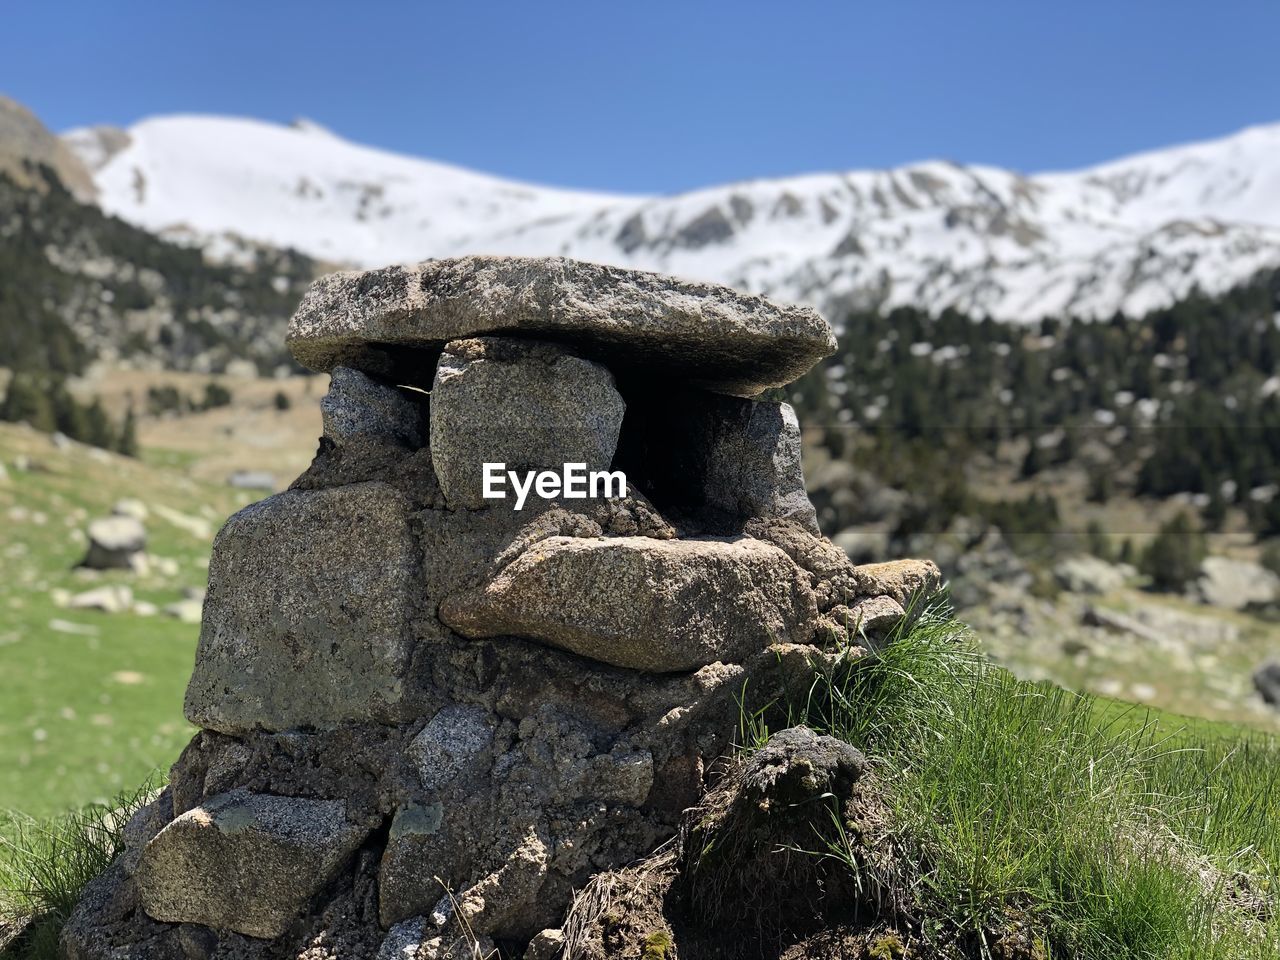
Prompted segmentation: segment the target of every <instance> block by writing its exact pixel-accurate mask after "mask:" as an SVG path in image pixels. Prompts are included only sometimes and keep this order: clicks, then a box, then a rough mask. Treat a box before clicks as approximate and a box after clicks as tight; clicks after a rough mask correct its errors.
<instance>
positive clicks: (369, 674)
mask: <svg viewBox="0 0 1280 960" xmlns="http://www.w3.org/2000/svg"><path fill="white" fill-rule="evenodd" d="M289 345H290V348H291V349H292V351H293V353H294V356H295V357H297V359H298V360H299V361H300V362H302V363H304V364H306V365H307V366H309V367H311V368H312V369H315V370H319V371H328V372H330V373H331V376H332V380H331V386H330V390H329V393H328V395H327V396H326V397H325V398H324V399H323V400H322V401H321V409H322V413H323V418H324V436H323V438H322V439H321V441H320V448H319V451H318V453H317V455H316V457H315V460H314V462H313V463H312V465H311V466H310V467H309V468H308V470H307V471H306V472H305V473H304V474H303V475H302V476H301V477H299V478H298V479H297V480H296V481H295V482H294V483H293V484H292V486H291V487H290V489H289V490H288V491H286V492H284V493H281V494H278V495H276V496H273V497H269V498H267V499H266V500H263V501H261V502H260V503H257V504H254V505H253V506H250V507H247V508H246V509H244V510H242V511H241V512H239V513H238V514H236V515H235V516H234V517H232V518H231V519H230V520H229V521H228V522H227V524H226V526H225V527H224V528H223V530H222V531H221V533H220V534H219V535H218V538H217V540H216V542H215V544H214V549H213V557H212V561H211V564H210V572H209V591H208V595H207V599H206V602H205V608H204V620H203V627H202V632H201V638H200V644H199V649H198V652H197V656H196V664H195V671H194V675H193V676H192V679H191V683H190V686H189V688H188V691H187V697H186V714H187V717H188V719H189V720H191V722H192V723H194V724H196V725H197V726H198V727H200V728H201V730H200V732H199V733H197V735H196V736H195V738H194V739H193V740H192V742H191V744H190V746H189V747H188V748H187V750H186V751H185V752H184V753H183V755H182V757H181V758H180V760H179V761H178V762H177V764H175V766H174V768H173V771H172V776H171V782H170V785H169V787H168V788H167V789H166V790H165V791H164V793H163V794H161V795H160V797H159V798H158V799H157V800H156V801H155V802H154V803H152V804H150V805H149V806H148V807H146V808H145V809H144V810H143V811H141V812H140V813H139V814H138V815H137V816H136V817H135V818H134V819H133V820H132V821H131V822H130V824H129V828H128V830H127V832H126V845H127V850H126V853H125V854H124V855H123V856H122V857H121V858H120V859H119V860H118V861H117V863H115V864H114V865H113V866H112V867H111V869H110V870H109V871H108V872H107V873H106V874H104V875H103V876H102V877H101V878H99V879H98V880H97V881H95V883H94V884H92V885H91V887H90V888H89V891H88V893H87V895H86V897H85V899H84V901H83V902H82V903H81V905H80V907H79V909H78V910H77V912H76V914H75V916H74V917H73V918H72V921H71V923H70V924H69V925H68V926H67V929H66V932H65V934H64V940H63V944H64V948H65V950H66V952H67V954H68V955H69V956H71V957H73V958H105V957H108V956H111V957H123V956H128V957H156V958H160V957H166V958H167V957H175V958H176V957H183V958H192V960H205V958H210V957H246V958H247V957H254V958H257V957H263V958H265V957H283V956H289V957H293V956H297V957H307V958H319V957H330V956H332V957H363V956H370V957H373V956H385V957H391V956H397V957H410V956H416V957H419V958H432V957H444V956H451V955H463V954H464V953H465V955H468V956H470V955H472V950H473V949H474V948H475V947H476V945H477V944H478V945H479V946H480V947H481V948H488V947H490V946H491V945H492V944H494V943H497V944H500V945H502V946H503V947H504V949H505V950H506V951H507V952H508V954H509V955H516V956H518V955H520V953H521V951H522V950H524V949H525V948H526V945H527V944H528V943H529V942H530V940H531V938H534V937H535V935H537V934H539V932H540V931H545V930H547V929H554V928H556V927H557V926H559V923H560V921H561V918H562V916H563V914H564V911H565V909H566V907H567V906H568V904H569V902H570V899H571V896H572V893H573V891H574V890H575V889H581V887H582V886H583V885H584V884H585V883H586V881H587V880H588V879H589V878H590V877H591V876H592V875H593V874H595V873H598V872H600V871H603V870H608V869H613V868H616V867H619V866H621V865H623V864H626V863H628V862H631V861H633V860H635V859H636V858H638V857H641V856H644V855H646V854H648V853H649V852H650V851H652V850H653V849H654V848H655V847H656V846H657V845H659V844H660V843H662V842H663V841H664V840H666V839H667V838H669V837H670V836H671V835H672V832H673V830H674V829H675V826H676V824H677V821H678V818H679V815H680V812H681V811H682V810H684V809H685V808H686V807H688V806H690V805H692V804H693V803H695V802H696V801H697V799H698V798H699V797H700V795H701V794H702V792H703V790H704V787H705V781H706V779H707V778H708V777H709V776H710V775H711V774H712V773H713V770H714V765H715V762H716V760H717V759H718V758H720V757H723V756H725V755H726V754H727V753H728V752H730V751H731V749H732V741H733V738H734V736H735V734H736V732H737V725H738V710H739V705H738V700H739V698H740V697H741V695H742V693H743V690H744V687H745V688H747V689H748V690H751V691H755V692H756V693H757V694H758V695H759V696H760V697H761V698H762V702H763V701H764V700H767V699H768V698H769V697H771V696H776V695H777V694H778V693H779V692H780V691H781V690H783V689H784V688H785V687H786V685H787V684H788V683H799V684H802V685H805V686H807V685H808V684H809V683H810V682H811V681H812V676H813V673H812V671H813V669H814V668H815V667H816V668H818V669H826V670H830V669H835V668H836V667H837V666H838V665H840V664H845V663H848V662H849V661H850V660H851V658H853V657H855V656H857V655H858V654H860V653H861V652H863V647H864V646H866V645H867V643H868V641H872V642H873V641H875V640H876V639H877V638H878V637H881V636H883V635H884V634H885V633H886V632H887V631H888V630H889V629H891V628H892V627H893V626H894V625H895V624H896V623H897V622H898V621H899V620H900V619H901V618H902V617H903V615H904V605H907V604H909V603H910V601H911V598H912V596H913V595H914V594H917V593H920V592H922V591H926V590H928V589H930V588H931V587H932V586H933V585H934V584H935V583H936V580H937V568H936V567H934V566H933V565H932V564H929V563H925V562H918V561H903V562H900V563H897V564H887V565H878V566H874V567H855V566H853V565H852V564H850V562H849V561H848V559H847V558H846V557H845V556H844V554H843V553H842V552H841V551H839V550H838V549H837V548H835V547H834V546H833V545H832V544H831V543H830V542H829V541H828V540H826V539H825V538H824V537H822V536H821V534H820V533H819V532H818V529H817V526H816V522H815V516H814V511H813V507H812V506H811V505H810V503H809V500H808V497H807V496H806V494H805V489H804V478H803V474H802V471H801V466H800V430H799V425H798V424H797V422H796V417H795V414H794V412H793V411H792V410H791V408H790V407H789V406H787V405H786V404H782V403H776V402H773V401H768V400H761V399H752V398H753V397H755V396H756V395H758V394H759V393H761V392H762V391H764V390H766V389H768V388H770V387H776V386H781V385H784V384H786V383H788V382H790V381H791V380H793V379H795V378H796V377H798V376H799V375H800V374H802V373H804V372H805V371H806V370H808V369H809V368H810V367H811V366H812V365H813V364H814V363H816V362H817V361H818V360H820V359H821V358H822V357H824V356H827V355H828V354H829V353H831V351H832V350H833V349H834V347H835V339H834V337H833V335H832V332H831V330H830V328H829V327H828V325H827V324H826V322H825V321H823V320H822V318H821V317H819V316H818V314H816V313H815V312H813V311H812V310H809V309H805V308H800V307H783V306H777V305H775V304H772V303H770V302H768V301H766V300H763V299H761V298H758V297H750V296H746V295H743V294H740V293H737V292H735V291H732V290H729V289H726V288H723V287H718V286H712V285H700V284H692V283H687V282H683V281H679V280H675V279H672V278H668V277H661V276H656V275H653V274H647V273H640V272H635V271H629V270H619V269H613V268H608V267H603V266H596V265H592V264H586V263H579V262H574V261H569V260H563V259H523V258H488V257H470V258H464V259H460V260H445V261H430V262H427V263H423V264H420V265H418V266H414V267H391V268H387V269H382V270H375V271H370V272H365V273H350V274H337V275H334V276H331V277H326V278H324V279H321V280H319V281H317V282H316V283H315V284H314V285H313V286H312V288H311V290H310V291H309V292H308V293H307V295H306V297H305V298H304V300H303V302H302V304H301V306H300V307H299V309H298V312H297V314H296V315H295V316H294V318H293V320H292V323H291V325H290V330H289ZM493 462H502V463H505V464H506V466H507V468H508V469H510V470H517V471H529V470H552V471H556V472H560V471H561V470H562V469H563V467H564V465H565V464H566V463H580V464H585V465H586V468H587V469H588V470H614V471H622V472H624V473H625V474H626V476H627V479H628V481H629V483H628V487H627V489H626V490H625V492H624V495H622V496H620V497H613V498H606V497H602V496H597V497H594V498H586V499H569V498H565V497H559V498H551V499H544V498H542V497H539V496H536V495H531V496H530V497H529V499H528V501H527V502H526V503H525V504H524V507H523V509H521V510H516V509H515V504H514V500H513V498H512V497H511V496H508V497H507V498H506V499H501V500H495V499H486V498H485V497H484V496H483V493H484V488H483V473H484V470H483V465H484V464H485V463H493ZM538 942H540V943H543V944H545V943H548V942H553V937H551V935H550V934H544V935H543V936H542V939H541V940H540V941H538ZM531 955H532V954H531Z"/></svg>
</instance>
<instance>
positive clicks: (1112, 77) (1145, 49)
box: [0, 0, 1280, 192]
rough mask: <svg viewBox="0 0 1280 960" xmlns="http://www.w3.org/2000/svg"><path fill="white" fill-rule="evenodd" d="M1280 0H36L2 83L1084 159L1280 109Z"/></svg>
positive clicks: (1052, 164) (760, 145)
mask: <svg viewBox="0 0 1280 960" xmlns="http://www.w3.org/2000/svg"><path fill="white" fill-rule="evenodd" d="M1278 38H1280V0H1198V2H1189V0H1160V2H1157V0H1149V2H1148V0H1142V2H1138V0H1110V2H1094V0H1073V2H1062V0H1052V2H1051V0H1018V2H1005V0H984V2H974V0H970V2H964V0H933V2H923V0H879V2H876V3H861V2H852V0H846V2H839V3H837V2H831V3H806V2H801V0H785V2H774V3H758V2H752V0H736V2H704V0H684V2H675V3H669V2H665V0H662V2H659V0H646V2H635V3H622V2H618V0H592V2H584V3H577V2H573V3H569V2H554V0H525V2H520V3H516V2H490V3H484V2H474V0H473V2H462V3H448V4H445V3H426V2H419V3H392V2H379V0H367V2H362V3H354V2H350V3H337V2H330V0H313V2H307V3H301V2H292V0H257V2H253V3H249V2H243V0H219V2H204V0H169V2H152V3H139V2H132V0H93V2H78V3H65V2H58V0H29V2H21V0H18V2H14V3H10V4H6V5H5V10H4V13H3V21H2V23H0V92H3V93H7V94H9V95H10V96H13V97H15V98H17V99H18V100H20V101H22V102H24V103H26V104H27V105H28V106H30V107H31V108H32V109H33V110H35V111H36V112H37V113H38V114H39V115H40V116H41V117H42V118H43V119H44V120H45V122H46V123H47V124H49V126H51V127H53V128H54V129H65V128H67V127H71V126H75V125H80V124H89V123H102V122H107V123H115V124H128V123H130V122H132V121H134V120H137V119H139V118H141V117H144V116H147V115H150V114H156V113H174V112H214V113H226V114H240V115H248V116H254V117H259V118H263V119H270V120H279V121H288V120H291V119H293V118H294V117H296V116H306V117H310V118H312V119H314V120H316V121H318V122H320V123H322V124H324V125H325V126H328V127H330V128H332V129H333V130H335V131H336V132H338V133H341V134H343V135H344V136H347V137H349V138H351V139H354V140H358V141H362V142H366V143H371V144H375V145H379V146H383V147H387V148H389V149H393V150H398V151H403V152H408V153H414V154H418V155H422V156H428V157H433V158H437V159H441V160H447V161H451V162H454V163H458V164H462V165H465V166H468V167H473V168H476V169H481V170H487V171H492V172H495V173H499V174H503V175H506V176H512V177H518V178H522V179H527V180H532V181H538V182H543V183H556V184H565V185H571V186H580V187H591V188H599V189H611V190H621V191H633V192H641V191H643V192H674V191H677V190H682V189H688V188H690V187H695V186H703V185H708V184H713V183H720V182H724V181H728V180H736V179H746V178H750V177H767V176H776V175H782V174H789V173H799V172H806V171H818V170H835V169H847V168H854V167H878V166H888V165H894V164H898V163H903V162H907V161H912V160H922V159H928V158H935V157H941V158H946V159H953V160H959V161H965V162H982V163H992V164H998V165H1001V166H1007V167H1013V168H1016V169H1019V170H1024V171H1035V170H1044V169H1061V168H1069V167H1074V166H1081V165H1085V164H1089V163H1093V162H1097V161H1101V160H1106V159H1110V158H1112V157H1115V156H1119V155H1121V154H1124V153H1128V152H1133V151H1136V150H1142V149H1148V148H1153V147H1159V146H1163V145H1167V144H1170V143H1175V142H1181V141H1186V140H1194V139H1202V138H1208V137H1213V136H1217V135H1221V134H1225V133H1228V132H1231V131H1233V130H1235V129H1238V128H1240V127H1243V126H1247V125H1249V124H1253V123H1261V122H1270V121H1277V120H1280V39H1278Z"/></svg>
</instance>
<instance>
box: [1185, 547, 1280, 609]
mask: <svg viewBox="0 0 1280 960" xmlns="http://www.w3.org/2000/svg"><path fill="white" fill-rule="evenodd" d="M1194 592H1195V594H1196V596H1197V597H1198V598H1199V599H1200V600H1201V601H1202V602H1204V603H1207V604H1209V605H1211V606H1215V607H1225V608H1226V609H1228V610H1246V609H1248V608H1250V607H1266V606H1269V605H1271V604H1273V603H1275V602H1276V600H1277V599H1280V577H1277V576H1276V575H1275V574H1274V573H1272V572H1271V571H1270V570H1268V569H1267V568H1266V567H1263V566H1260V565H1259V564H1256V563H1250V562H1249V561H1247V560H1235V559H1232V558H1230V557H1205V559H1204V561H1203V562H1202V563H1201V564H1200V576H1199V577H1198V578H1197V579H1196V581H1195V585H1194Z"/></svg>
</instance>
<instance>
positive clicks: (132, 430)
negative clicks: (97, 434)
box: [116, 404, 138, 457]
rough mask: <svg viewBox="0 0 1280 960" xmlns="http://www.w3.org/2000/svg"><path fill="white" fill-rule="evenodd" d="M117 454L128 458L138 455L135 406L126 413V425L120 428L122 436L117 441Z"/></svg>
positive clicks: (131, 405) (130, 405)
mask: <svg viewBox="0 0 1280 960" xmlns="http://www.w3.org/2000/svg"><path fill="white" fill-rule="evenodd" d="M116 452H117V453H120V454H123V455H124V456H126V457H137V455H138V423H137V418H136V417H135V416H134V415H133V404H129V409H128V410H127V411H125V415H124V423H123V424H122V425H121V427H120V436H119V438H118V439H117V440H116Z"/></svg>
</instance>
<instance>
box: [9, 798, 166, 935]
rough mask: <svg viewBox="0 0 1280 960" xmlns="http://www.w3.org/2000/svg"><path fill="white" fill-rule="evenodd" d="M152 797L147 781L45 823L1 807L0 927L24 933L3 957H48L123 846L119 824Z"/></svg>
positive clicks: (124, 821) (121, 825)
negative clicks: (74, 912) (90, 886)
mask: <svg viewBox="0 0 1280 960" xmlns="http://www.w3.org/2000/svg"><path fill="white" fill-rule="evenodd" d="M154 794H155V786H154V784H152V783H147V784H145V785H144V786H143V787H141V788H139V789H138V790H135V791H131V792H129V793H126V794H121V795H120V796H118V797H117V798H116V799H115V801H113V802H112V803H109V804H93V805H91V806H88V807H85V808H84V809H82V810H77V811H73V812H71V813H66V814H63V815H61V816H58V817H53V818H50V819H46V820H38V819H35V818H33V817H29V816H26V815H23V814H18V813H13V812H4V811H0V928H7V929H10V930H22V931H23V933H22V935H21V936H20V937H18V938H17V939H15V940H13V941H12V942H10V943H9V944H8V945H7V946H6V947H4V948H3V950H0V958H3V960H53V958H56V957H57V955H58V949H57V948H58V935H59V934H60V933H61V931H62V927H63V924H65V923H66V921H67V918H68V917H70V916H71V911H72V910H73V909H74V908H75V905H76V903H77V901H79V899H80V895H81V893H82V892H83V891H84V888H85V886H86V885H87V884H88V883H89V881H91V880H93V879H94V877H96V876H98V875H99V874H100V873H102V871H103V870H105V869H106V868H107V866H108V865H109V864H110V863H111V861H112V860H114V859H115V858H116V857H117V856H118V855H119V854H120V853H121V851H122V849H123V845H122V840H123V832H124V826H125V824H126V823H128V822H129V818H130V817H132V816H133V814H134V813H136V812H137V811H138V810H139V809H141V808H142V807H143V806H144V805H146V803H148V802H149V801H150V800H151V799H152V798H153V796H154Z"/></svg>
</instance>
